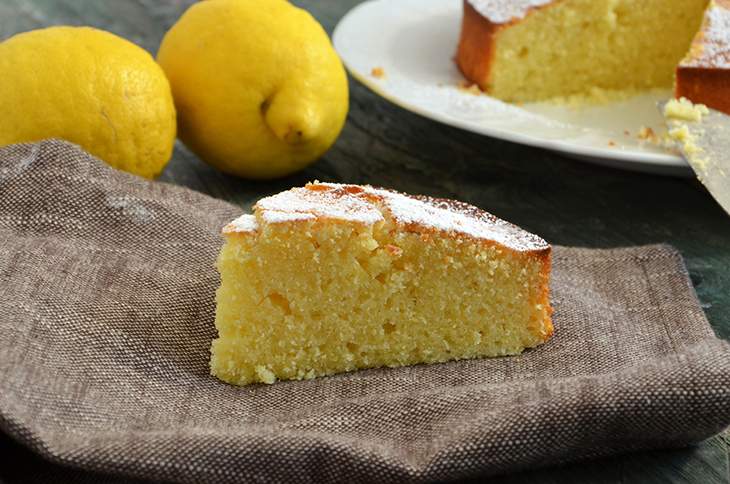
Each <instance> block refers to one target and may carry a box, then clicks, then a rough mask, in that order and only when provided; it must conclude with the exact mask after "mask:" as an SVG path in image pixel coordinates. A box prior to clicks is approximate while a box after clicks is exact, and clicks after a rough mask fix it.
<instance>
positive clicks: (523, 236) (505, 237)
mask: <svg viewBox="0 0 730 484" xmlns="http://www.w3.org/2000/svg"><path fill="white" fill-rule="evenodd" d="M255 210H256V212H257V214H258V215H259V216H260V217H261V219H262V220H263V222H264V223H267V224H280V223H292V222H298V221H307V220H314V219H318V218H324V219H339V220H346V221H349V222H357V223H362V224H366V225H372V224H375V223H378V222H384V221H385V219H386V217H388V218H389V219H391V220H392V221H393V222H394V223H396V224H397V225H398V226H400V227H401V228H402V229H403V230H405V231H409V232H415V233H430V232H442V233H447V234H452V235H464V236H468V237H472V238H475V239H482V240H489V241H494V242H497V243H499V244H502V245H504V246H507V247H510V248H512V249H514V250H520V251H526V250H540V249H544V248H547V247H548V244H547V243H546V242H545V241H544V240H542V239H541V238H540V237H538V236H536V235H533V234H531V233H529V232H526V231H524V230H522V229H520V228H519V227H517V226H515V225H512V224H510V223H509V222H505V221H504V220H501V219H499V218H497V217H495V216H494V215H491V214H489V213H487V212H484V211H483V210H480V209H478V208H477V207H474V206H472V205H469V204H467V203H462V202H457V201H454V200H445V199H436V198H431V197H424V196H410V195H405V194H402V193H398V192H394V191H390V190H384V189H378V188H373V187H370V186H358V185H341V184H335V183H313V184H310V185H307V186H306V187H304V188H293V189H291V190H289V191H286V192H282V193H279V194H278V195H274V196H271V197H268V198H264V199H262V200H260V201H259V202H258V203H257V204H256V206H255ZM256 230H257V225H256V219H255V218H254V216H253V215H244V216H242V217H240V218H238V219H236V220H234V221H233V222H231V223H230V224H228V225H227V226H226V228H225V229H224V233H230V232H255V231H256Z"/></svg>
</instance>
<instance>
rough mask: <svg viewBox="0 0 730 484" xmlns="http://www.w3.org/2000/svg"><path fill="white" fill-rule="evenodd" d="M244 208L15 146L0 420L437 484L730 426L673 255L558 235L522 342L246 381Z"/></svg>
mask: <svg viewBox="0 0 730 484" xmlns="http://www.w3.org/2000/svg"><path fill="white" fill-rule="evenodd" d="M240 212H241V209H239V208H238V207H235V206H232V205H230V204H228V203H225V202H222V201H218V200H214V199H212V198H209V197H206V196H204V195H201V194H198V193H195V192H192V191H190V190H188V189H185V188H181V187H177V186H172V185H168V184H164V183H157V182H150V181H146V180H143V179H141V178H136V177H134V176H132V175H128V174H125V173H122V172H118V171H115V170H113V169H111V168H109V167H107V166H106V165H105V164H104V163H102V162H100V161H98V160H97V159H95V158H93V157H92V156H90V155H88V154H85V153H84V152H82V151H81V150H79V149H78V148H76V147H75V146H73V145H70V144H67V143H63V142H59V141H45V142H41V143H38V144H25V145H15V146H10V147H6V148H3V149H0V334H2V338H0V430H2V431H3V432H5V433H6V434H8V435H10V436H11V437H12V438H14V439H15V440H17V441H18V442H20V443H22V444H23V445H25V446H27V447H28V448H30V449H32V450H33V451H34V452H37V453H38V454H40V455H41V456H43V457H45V458H46V459H48V460H51V461H54V462H55V463H57V464H62V465H66V466H71V467H75V468H78V469H85V470H88V471H96V472H103V473H106V474H109V473H111V474H117V475H125V476H133V477H143V478H149V479H161V480H172V481H181V482H201V481H214V482H240V481H246V482H248V481H256V482H258V481H266V482H293V481H295V480H306V481H310V482H336V481H341V480H348V481H351V482H378V483H383V482H404V481H405V482H421V481H429V480H440V479H455V478H462V477H469V476H475V475H493V474H498V473H505V472H508V471H513V470H519V469H526V468H532V467H536V466H545V465H550V464H554V463H560V462H566V461H571V460H576V459H582V458H588V457H595V456H602V455H608V454H614V453H619V452H626V451H631V450H635V449H648V448H657V447H672V446H683V445H686V444H690V443H694V442H698V441H701V440H703V439H705V438H707V437H709V436H711V435H713V434H715V433H717V432H720V431H721V430H723V429H724V428H725V427H726V426H727V425H728V423H730V422H729V421H730V345H729V344H728V343H727V342H725V341H722V340H720V339H718V338H716V337H715V335H714V334H713V331H712V329H711V328H710V326H709V325H708V322H707V320H706V319H705V316H704V314H703V312H702V310H701V309H700V306H699V304H698V301H697V298H696V296H695V294H694V291H693V288H692V286H691V283H690V280H689V278H688V275H687V271H686V269H685V267H684V264H683V262H682V259H681V257H680V255H679V254H678V253H677V251H676V250H674V249H672V248H671V247H668V246H647V247H636V248H628V249H614V250H586V249H574V248H563V247H556V248H555V252H554V272H553V279H552V300H553V303H554V306H555V310H556V311H555V315H554V316H555V318H554V319H555V336H554V338H553V339H552V340H551V341H550V342H548V343H547V344H545V345H543V346H541V347H539V348H537V349H535V350H532V351H529V352H526V353H525V354H523V355H521V356H515V357H505V358H496V359H479V360H469V361H459V362H451V363H445V364H437V365H418V366H412V367H407V368H396V369H374V370H367V371H359V372H353V373H349V374H342V375H338V376H333V377H327V378H319V379H315V380H310V381H301V382H281V383H276V384H274V385H270V386H266V385H254V386H248V387H242V388H238V387H233V386H229V385H227V384H224V383H222V382H220V381H219V380H217V379H216V378H214V377H211V376H210V374H209V369H208V359H209V347H210V342H211V340H212V339H213V337H214V336H215V329H214V326H213V320H214V312H215V303H214V293H215V290H216V288H217V286H218V275H217V273H216V271H215V268H214V261H215V258H216V255H217V253H218V250H219V249H220V246H221V244H222V240H221V238H220V236H219V231H220V228H221V227H222V226H223V225H224V224H225V223H227V222H228V221H229V220H231V219H233V218H234V217H236V216H237V215H239V214H240Z"/></svg>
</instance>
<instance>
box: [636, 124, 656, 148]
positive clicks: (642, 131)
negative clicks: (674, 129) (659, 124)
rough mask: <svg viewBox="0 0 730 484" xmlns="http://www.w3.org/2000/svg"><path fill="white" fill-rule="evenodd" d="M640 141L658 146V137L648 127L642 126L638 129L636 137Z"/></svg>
mask: <svg viewBox="0 0 730 484" xmlns="http://www.w3.org/2000/svg"><path fill="white" fill-rule="evenodd" d="M636 137H637V138H639V139H640V140H642V141H648V142H649V143H653V144H658V143H659V137H658V136H657V135H656V133H655V132H654V130H653V129H651V128H650V127H648V126H642V127H641V128H639V133H638V134H637V135H636Z"/></svg>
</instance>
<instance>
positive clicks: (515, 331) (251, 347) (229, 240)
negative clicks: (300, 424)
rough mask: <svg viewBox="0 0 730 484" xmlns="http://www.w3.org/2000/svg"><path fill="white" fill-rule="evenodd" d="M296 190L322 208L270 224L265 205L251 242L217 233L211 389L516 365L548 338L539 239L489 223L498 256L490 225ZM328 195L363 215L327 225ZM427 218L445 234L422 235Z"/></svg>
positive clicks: (382, 195)
mask: <svg viewBox="0 0 730 484" xmlns="http://www.w3.org/2000/svg"><path fill="white" fill-rule="evenodd" d="M299 190H305V189H299ZM306 190H310V191H311V192H312V193H315V194H317V193H318V192H319V193H320V194H326V195H325V196H326V197H330V198H329V201H328V204H329V205H330V206H329V207H324V210H319V211H317V210H316V207H314V209H313V207H312V206H309V207H307V208H306V209H305V210H304V211H301V212H297V210H296V209H294V210H289V211H287V212H281V213H278V212H277V213H273V212H276V210H274V211H273V212H272V211H271V210H267V202H266V201H262V202H263V203H261V202H260V204H259V205H257V207H256V219H255V224H254V223H250V219H249V221H248V222H246V223H243V224H240V223H239V225H244V226H246V227H247V228H248V229H249V230H236V229H232V228H231V227H230V226H229V228H228V229H226V230H225V231H224V235H225V238H226V243H225V245H224V247H223V249H222V251H221V254H220V257H219V260H218V269H219V271H220V273H221V280H222V284H221V287H220V289H219V291H218V294H217V304H218V307H217V313H216V327H217V329H218V332H219V337H218V339H216V340H215V341H214V342H213V345H212V358H211V371H212V373H213V374H214V375H216V376H217V377H219V378H220V379H222V380H224V381H227V382H229V383H233V384H238V385H244V384H248V383H254V382H265V383H271V382H273V381H275V380H276V379H305V378H312V377H316V376H322V375H329V374H333V373H339V372H343V371H350V370H355V369H359V368H371V367H379V366H401V365H408V364H415V363H432V362H443V361H448V360H453V359H462V358H474V357H481V356H498V355H510V354H518V353H520V352H522V351H523V350H524V349H525V348H531V347H534V346H537V345H539V344H540V343H543V342H545V341H546V340H547V339H548V338H549V337H550V336H551V334H552V324H551V321H550V312H551V308H550V304H549V299H548V295H549V271H550V247H549V246H548V245H547V244H546V243H545V242H544V241H542V240H541V239H539V238H536V237H534V236H531V235H530V234H528V233H526V232H524V231H520V230H519V229H517V228H516V227H514V226H511V225H509V224H506V223H505V222H502V221H498V219H493V220H492V219H489V220H492V223H497V222H496V221H498V223H497V225H495V227H499V226H500V225H499V224H502V225H501V226H502V229H501V230H502V233H501V234H500V233H498V232H499V230H498V229H493V230H492V232H493V233H495V234H496V236H495V238H497V239H498V240H500V239H501V240H502V242H503V243H500V242H498V241H495V240H491V239H488V238H484V237H483V235H484V234H485V233H487V232H489V230H488V227H490V224H489V223H487V221H480V220H478V219H475V218H474V217H476V215H475V214H476V212H473V213H471V212H470V210H476V209H475V208H474V207H471V209H469V208H467V207H470V206H467V205H465V204H462V206H459V207H455V206H453V205H448V206H449V209H448V210H447V209H446V208H439V205H442V206H447V205H444V204H445V203H446V202H445V201H438V200H433V199H424V200H416V199H402V198H399V197H403V196H402V195H399V194H397V195H396V194H391V193H392V192H384V191H381V190H375V189H362V188H361V187H354V186H337V185H325V184H315V185H309V186H308V187H307V188H306ZM347 190H355V191H356V192H355V193H348V192H347ZM358 190H362V191H358ZM333 193H340V195H336V196H335V199H336V198H337V197H339V198H342V203H344V204H347V203H350V205H351V206H350V207H349V208H348V209H347V210H345V213H347V212H348V211H349V210H352V209H353V207H355V212H358V210H360V209H362V210H364V212H363V211H362V210H361V211H360V212H359V213H356V215H355V216H352V217H350V216H345V215H343V212H340V213H339V214H338V215H337V216H332V212H333V208H332V197H331V196H332V194H333ZM315 198H316V197H315ZM394 200H395V201H394ZM404 200H410V201H414V204H413V205H411V204H410V201H409V202H404ZM360 202H365V203H364V204H362V205H360ZM451 203H455V202H451ZM271 205H272V204H270V203H269V204H268V207H269V208H270V207H271ZM274 205H276V204H274ZM337 205H340V207H341V206H343V205H341V204H340V203H339V202H338V203H337ZM404 206H405V208H404ZM262 207H263V208H262ZM414 207H416V208H414ZM429 207H431V208H429ZM320 208H321V207H320ZM370 208H374V209H375V210H376V212H377V214H379V215H380V216H379V217H377V216H375V212H369V210H370ZM432 208H433V209H434V210H435V211H434V212H431V211H430V210H431V209H432ZM460 209H461V210H462V212H459V210H460ZM442 211H443V212H442ZM315 212H316V213H315ZM444 212H445V213H447V214H455V215H454V217H455V218H450V215H446V216H445V217H444ZM424 213H425V214H426V215H427V216H431V217H434V218H435V219H439V218H441V220H440V221H439V220H434V223H428V224H423V223H420V221H419V220H418V217H420V216H423V214H424ZM459 213H461V215H459ZM481 213H482V214H483V212H481ZM363 214H365V216H363ZM467 215H468V216H469V217H471V218H469V217H467ZM484 216H485V217H486V216H487V215H484ZM464 217H467V218H464ZM445 220H450V222H451V223H453V224H455V225H458V224H461V225H462V227H460V228H457V229H456V230H454V227H451V226H449V224H448V223H446V222H445ZM454 220H457V221H458V222H454ZM485 220H486V219H485ZM472 222H474V223H473V226H469V224H470V223H472ZM482 225H483V226H482ZM252 227H255V228H253V229H252ZM475 227H481V230H484V234H482V233H479V232H478V231H477V233H474V231H475V230H477V229H475ZM510 242H511V243H513V246H512V247H510V246H509V243H510Z"/></svg>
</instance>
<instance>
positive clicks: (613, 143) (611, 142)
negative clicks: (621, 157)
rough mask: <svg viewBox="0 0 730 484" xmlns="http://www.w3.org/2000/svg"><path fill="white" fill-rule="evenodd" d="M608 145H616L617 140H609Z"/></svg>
mask: <svg viewBox="0 0 730 484" xmlns="http://www.w3.org/2000/svg"><path fill="white" fill-rule="evenodd" d="M608 146H612V147H613V146H616V142H615V141H614V140H612V139H610V140H608Z"/></svg>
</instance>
